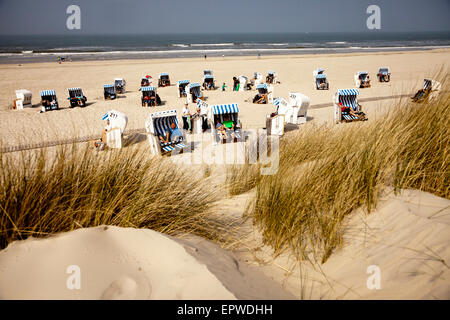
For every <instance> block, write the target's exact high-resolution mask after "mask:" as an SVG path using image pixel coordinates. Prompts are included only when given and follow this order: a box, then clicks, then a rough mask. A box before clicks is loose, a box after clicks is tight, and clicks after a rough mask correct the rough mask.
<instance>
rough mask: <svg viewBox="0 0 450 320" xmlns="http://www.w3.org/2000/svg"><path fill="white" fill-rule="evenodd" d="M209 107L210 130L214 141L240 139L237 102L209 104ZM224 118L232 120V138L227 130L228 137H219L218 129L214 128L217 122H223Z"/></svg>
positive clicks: (240, 127)
mask: <svg viewBox="0 0 450 320" xmlns="http://www.w3.org/2000/svg"><path fill="white" fill-rule="evenodd" d="M210 108H211V112H210V113H209V117H210V118H209V123H210V126H211V128H212V130H211V132H212V135H213V137H214V143H216V144H217V143H219V142H222V143H226V142H227V141H233V142H237V141H238V140H240V139H241V130H242V126H241V122H240V120H239V108H238V105H237V103H231V104H219V105H213V106H210ZM226 119H228V120H229V121H233V124H234V130H232V132H234V135H235V138H234V139H232V135H231V132H230V131H229V130H227V133H228V139H226V140H223V139H221V136H220V134H219V131H218V130H217V128H216V125H217V124H218V123H223V122H224V121H225V120H226Z"/></svg>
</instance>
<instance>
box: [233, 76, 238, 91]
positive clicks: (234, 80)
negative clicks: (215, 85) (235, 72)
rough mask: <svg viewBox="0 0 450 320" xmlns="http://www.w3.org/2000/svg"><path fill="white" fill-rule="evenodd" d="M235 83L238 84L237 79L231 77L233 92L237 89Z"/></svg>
mask: <svg viewBox="0 0 450 320" xmlns="http://www.w3.org/2000/svg"><path fill="white" fill-rule="evenodd" d="M237 83H238V80H237V78H236V77H233V91H237V90H236V88H237Z"/></svg>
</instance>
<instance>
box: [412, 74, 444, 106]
mask: <svg viewBox="0 0 450 320" xmlns="http://www.w3.org/2000/svg"><path fill="white" fill-rule="evenodd" d="M440 89H441V83H440V82H439V81H436V80H432V79H423V89H420V90H419V91H417V93H416V94H415V95H414V96H413V97H411V99H412V100H413V102H424V101H425V100H427V99H428V100H431V99H434V98H436V96H437V95H438V94H439V90H440Z"/></svg>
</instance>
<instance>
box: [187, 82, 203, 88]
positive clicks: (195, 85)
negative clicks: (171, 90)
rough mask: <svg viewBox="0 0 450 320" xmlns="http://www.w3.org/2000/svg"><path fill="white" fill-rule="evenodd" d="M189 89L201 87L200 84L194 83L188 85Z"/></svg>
mask: <svg viewBox="0 0 450 320" xmlns="http://www.w3.org/2000/svg"><path fill="white" fill-rule="evenodd" d="M190 86H191V88H195V87H201V85H200V83H197V82H194V83H191V84H190Z"/></svg>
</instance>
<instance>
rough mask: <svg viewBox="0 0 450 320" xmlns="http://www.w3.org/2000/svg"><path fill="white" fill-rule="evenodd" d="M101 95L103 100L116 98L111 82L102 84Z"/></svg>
mask: <svg viewBox="0 0 450 320" xmlns="http://www.w3.org/2000/svg"><path fill="white" fill-rule="evenodd" d="M103 96H104V98H105V100H114V99H115V98H116V91H115V89H114V85H113V84H105V85H104V86H103Z"/></svg>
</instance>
